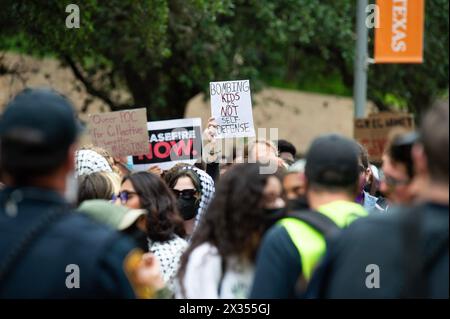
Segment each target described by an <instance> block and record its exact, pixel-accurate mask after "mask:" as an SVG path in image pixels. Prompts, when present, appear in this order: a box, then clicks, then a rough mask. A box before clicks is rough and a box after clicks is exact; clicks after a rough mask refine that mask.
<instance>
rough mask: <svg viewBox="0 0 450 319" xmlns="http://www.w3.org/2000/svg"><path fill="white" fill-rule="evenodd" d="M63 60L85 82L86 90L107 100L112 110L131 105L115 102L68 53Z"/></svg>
mask: <svg viewBox="0 0 450 319" xmlns="http://www.w3.org/2000/svg"><path fill="white" fill-rule="evenodd" d="M63 60H64V62H66V63H67V65H68V66H69V67H70V69H71V70H72V72H73V74H74V75H75V77H76V78H77V79H78V80H79V81H80V82H81V83H83V85H84V87H85V88H86V91H87V92H88V93H89V94H91V95H93V96H95V97H97V98H99V99H101V100H102V101H103V102H105V103H106V104H108V105H109V107H110V109H111V111H118V110H122V109H125V108H128V107H129V105H128V104H119V103H116V102H114V101H113V100H112V99H111V97H110V96H109V94H108V93H106V92H105V91H103V90H100V89H98V88H96V87H95V86H94V84H93V83H92V81H91V80H90V79H88V78H87V77H86V76H85V75H84V74H83V71H82V70H81V69H80V68H79V67H78V66H77V64H76V63H75V61H74V60H73V59H72V58H71V57H70V56H67V55H64V56H63Z"/></svg>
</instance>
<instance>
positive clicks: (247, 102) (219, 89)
mask: <svg viewBox="0 0 450 319" xmlns="http://www.w3.org/2000/svg"><path fill="white" fill-rule="evenodd" d="M209 91H210V96H211V114H212V116H213V117H215V119H216V121H217V124H218V128H217V134H218V135H217V137H218V138H228V137H253V136H255V127H254V125H253V111H252V99H251V94H250V81H249V80H243V81H229V82H211V83H210V84H209Z"/></svg>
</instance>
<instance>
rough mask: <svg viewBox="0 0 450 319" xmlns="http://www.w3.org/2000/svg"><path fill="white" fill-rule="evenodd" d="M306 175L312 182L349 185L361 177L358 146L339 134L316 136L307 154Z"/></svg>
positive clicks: (324, 184) (326, 184)
mask: <svg viewBox="0 0 450 319" xmlns="http://www.w3.org/2000/svg"><path fill="white" fill-rule="evenodd" d="M305 175H306V177H307V179H308V181H309V182H310V183H316V184H319V185H323V186H338V187H339V186H349V185H351V184H353V183H356V182H357V181H358V178H359V171H358V147H357V144H356V142H355V141H353V140H351V139H348V138H346V137H343V136H340V135H338V134H328V135H323V136H320V137H318V138H316V139H315V140H314V141H313V142H312V144H311V146H310V148H309V150H308V153H307V155H306V166H305Z"/></svg>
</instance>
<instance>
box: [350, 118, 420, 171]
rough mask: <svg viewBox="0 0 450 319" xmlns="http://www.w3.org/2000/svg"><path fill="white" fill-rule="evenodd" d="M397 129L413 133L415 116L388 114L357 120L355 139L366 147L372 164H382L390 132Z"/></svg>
mask: <svg viewBox="0 0 450 319" xmlns="http://www.w3.org/2000/svg"><path fill="white" fill-rule="evenodd" d="M395 127H402V128H404V129H405V130H406V131H413V130H414V118H413V115H412V114H401V113H388V112H386V113H379V114H373V115H370V116H369V117H368V118H365V119H356V120H355V131H354V135H355V139H356V140H357V141H358V142H359V143H361V144H362V145H364V146H365V147H366V149H367V151H368V153H369V158H370V161H371V162H374V163H379V162H381V157H382V155H383V152H384V149H385V147H386V143H387V139H388V137H389V132H390V131H391V130H392V129H393V128H395Z"/></svg>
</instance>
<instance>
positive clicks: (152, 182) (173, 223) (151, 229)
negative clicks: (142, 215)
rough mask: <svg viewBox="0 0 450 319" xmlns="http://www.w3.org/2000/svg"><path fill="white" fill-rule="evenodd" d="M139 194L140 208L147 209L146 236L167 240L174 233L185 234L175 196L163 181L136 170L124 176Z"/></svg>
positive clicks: (182, 235) (162, 240)
mask: <svg viewBox="0 0 450 319" xmlns="http://www.w3.org/2000/svg"><path fill="white" fill-rule="evenodd" d="M127 180H129V181H130V182H131V184H133V187H134V189H135V191H136V193H137V194H138V195H139V199H140V203H141V208H143V209H145V210H147V227H146V228H147V236H148V238H150V240H153V241H160V242H164V241H168V240H170V239H172V238H173V235H174V234H176V235H178V236H180V237H182V238H184V237H185V236H186V232H185V230H184V224H183V218H182V217H181V215H180V213H179V212H178V208H177V201H176V199H175V196H174V195H173V194H172V192H171V191H170V190H169V188H168V187H167V185H166V184H165V183H164V181H163V180H162V179H161V178H159V177H158V176H156V175H154V174H152V173H148V172H137V173H133V174H131V175H128V176H126V177H124V179H123V180H122V184H123V183H125V181H127Z"/></svg>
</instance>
